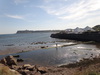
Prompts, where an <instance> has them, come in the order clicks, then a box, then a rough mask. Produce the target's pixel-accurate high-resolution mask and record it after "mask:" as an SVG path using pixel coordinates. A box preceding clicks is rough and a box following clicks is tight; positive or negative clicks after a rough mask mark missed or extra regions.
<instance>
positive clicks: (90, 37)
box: [51, 32, 100, 42]
mask: <svg viewBox="0 0 100 75" xmlns="http://www.w3.org/2000/svg"><path fill="white" fill-rule="evenodd" d="M51 37H52V38H59V39H70V40H77V41H96V42H100V32H85V33H82V34H67V33H56V34H51Z"/></svg>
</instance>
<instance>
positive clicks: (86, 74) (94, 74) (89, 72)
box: [74, 67, 100, 75]
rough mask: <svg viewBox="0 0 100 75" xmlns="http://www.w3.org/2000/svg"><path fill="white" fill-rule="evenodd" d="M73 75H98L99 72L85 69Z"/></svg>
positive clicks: (99, 74)
mask: <svg viewBox="0 0 100 75" xmlns="http://www.w3.org/2000/svg"><path fill="white" fill-rule="evenodd" d="M74 75H100V72H99V71H98V69H97V68H93V67H92V68H91V67H90V68H86V69H84V70H82V71H77V72H75V74H74Z"/></svg>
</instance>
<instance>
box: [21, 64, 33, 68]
mask: <svg viewBox="0 0 100 75" xmlns="http://www.w3.org/2000/svg"><path fill="white" fill-rule="evenodd" d="M28 67H31V65H30V64H24V65H23V66H22V68H23V69H26V68H28Z"/></svg>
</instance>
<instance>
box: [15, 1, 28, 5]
mask: <svg viewBox="0 0 100 75" xmlns="http://www.w3.org/2000/svg"><path fill="white" fill-rule="evenodd" d="M13 1H14V3H15V4H20V3H27V2H29V0H13Z"/></svg>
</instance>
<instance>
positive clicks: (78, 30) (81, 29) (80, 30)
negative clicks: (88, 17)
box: [65, 26, 95, 34]
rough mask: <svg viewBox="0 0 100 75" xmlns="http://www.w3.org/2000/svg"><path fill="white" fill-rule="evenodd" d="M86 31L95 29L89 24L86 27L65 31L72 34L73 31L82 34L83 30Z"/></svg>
mask: <svg viewBox="0 0 100 75" xmlns="http://www.w3.org/2000/svg"><path fill="white" fill-rule="evenodd" d="M86 31H95V30H94V29H92V28H91V27H89V26H87V27H85V28H79V27H77V28H75V29H66V30H65V32H66V33H68V34H71V33H74V34H81V33H83V32H86Z"/></svg>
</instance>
